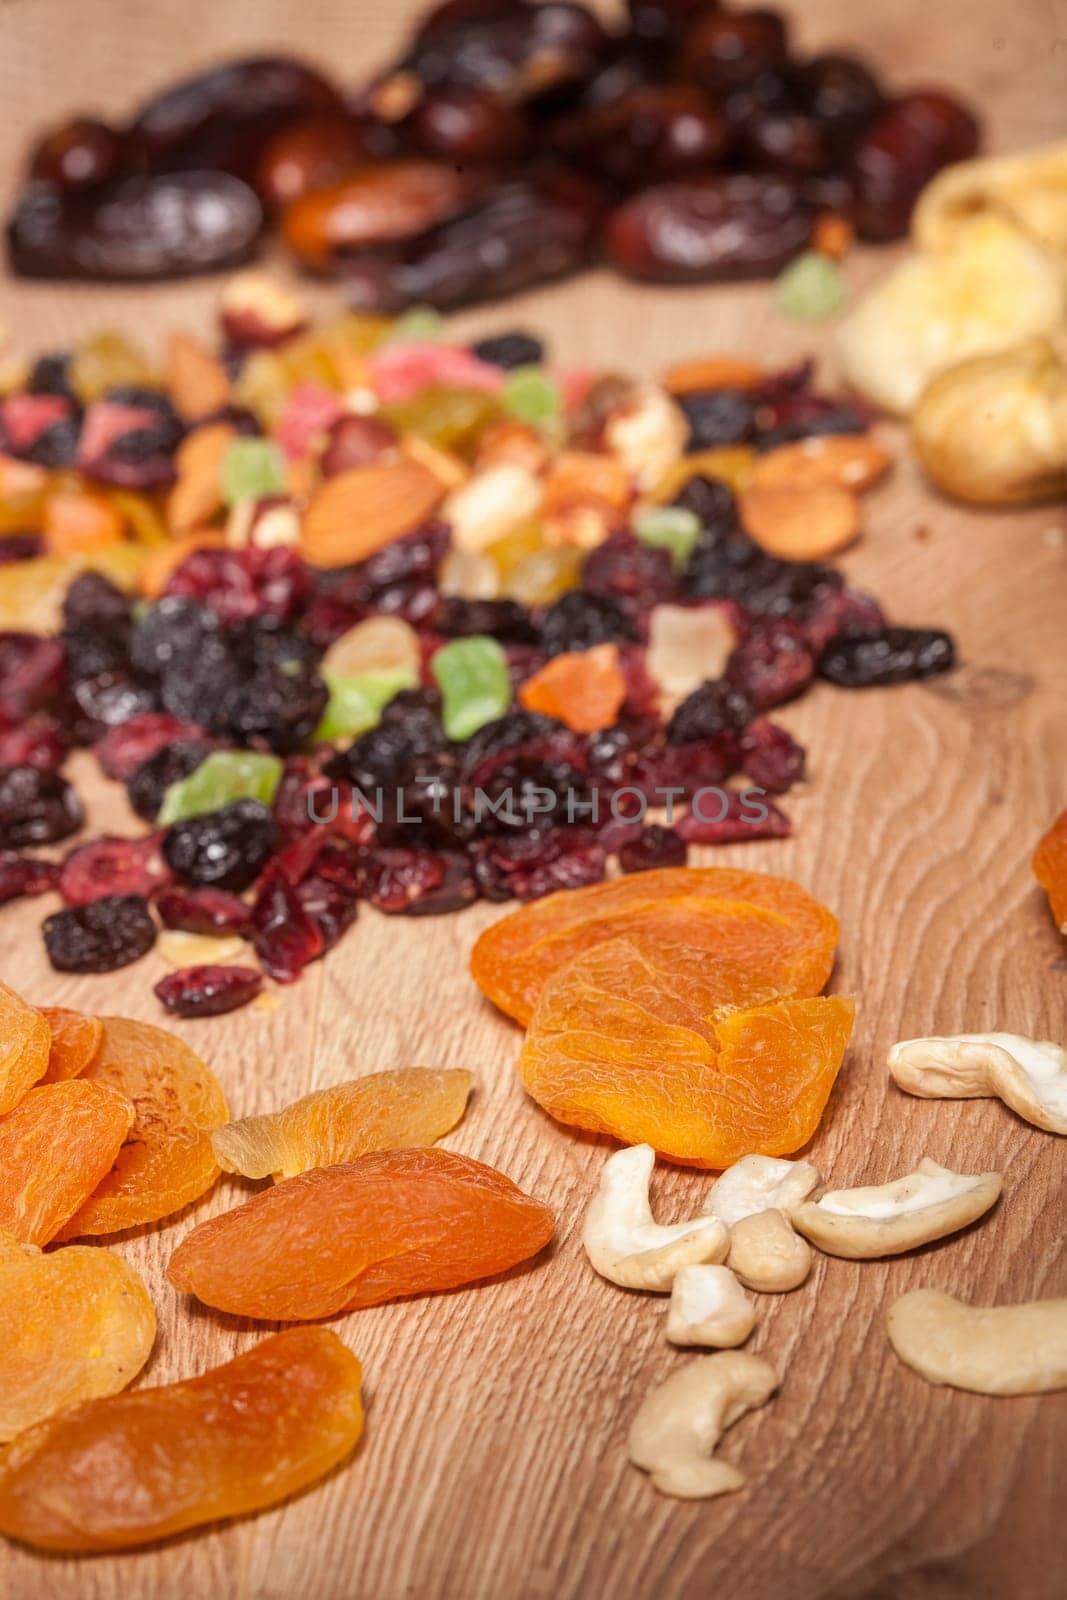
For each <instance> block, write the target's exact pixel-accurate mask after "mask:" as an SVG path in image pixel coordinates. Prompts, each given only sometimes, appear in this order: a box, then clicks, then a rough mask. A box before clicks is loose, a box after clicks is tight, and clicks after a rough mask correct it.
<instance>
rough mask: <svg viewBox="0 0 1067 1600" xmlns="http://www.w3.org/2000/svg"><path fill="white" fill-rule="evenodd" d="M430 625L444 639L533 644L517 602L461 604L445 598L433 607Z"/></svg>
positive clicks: (454, 597)
mask: <svg viewBox="0 0 1067 1600" xmlns="http://www.w3.org/2000/svg"><path fill="white" fill-rule="evenodd" d="M433 625H434V627H435V628H436V630H437V632H438V633H440V634H443V635H444V636H445V638H447V639H469V638H472V637H473V636H474V635H475V634H483V633H487V634H489V635H491V637H492V638H494V639H499V640H500V642H501V644H533V643H534V642H535V641H536V639H537V630H536V629H535V628H534V626H533V624H532V622H531V621H530V614H529V612H528V611H527V609H526V607H525V606H522V605H520V604H519V602H518V601H517V600H463V599H461V598H460V597H459V596H458V595H446V596H445V597H444V598H443V599H442V600H441V601H440V603H439V605H438V606H437V609H436V611H435V613H434V621H433Z"/></svg>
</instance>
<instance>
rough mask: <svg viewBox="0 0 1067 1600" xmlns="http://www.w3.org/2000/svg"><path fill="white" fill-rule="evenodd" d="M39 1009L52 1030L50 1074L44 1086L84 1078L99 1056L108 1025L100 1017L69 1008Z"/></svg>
mask: <svg viewBox="0 0 1067 1600" xmlns="http://www.w3.org/2000/svg"><path fill="white" fill-rule="evenodd" d="M39 1009H40V1012H41V1015H42V1017H44V1018H45V1020H46V1021H47V1023H48V1026H49V1027H50V1028H51V1030H52V1044H51V1048H50V1050H49V1052H48V1071H47V1072H46V1073H45V1075H44V1077H43V1078H42V1080H41V1081H42V1083H61V1082H62V1081H63V1080H64V1079H65V1078H79V1077H81V1074H82V1073H83V1072H84V1071H85V1069H86V1067H88V1066H89V1064H90V1063H91V1062H92V1061H93V1060H95V1058H96V1056H97V1054H98V1053H99V1050H100V1041H101V1040H102V1039H103V1037H104V1024H103V1023H102V1022H101V1021H100V1018H99V1017H88V1016H86V1015H85V1014H84V1012H81V1011H70V1010H68V1009H67V1007H66V1006H41V1007H40V1008H39Z"/></svg>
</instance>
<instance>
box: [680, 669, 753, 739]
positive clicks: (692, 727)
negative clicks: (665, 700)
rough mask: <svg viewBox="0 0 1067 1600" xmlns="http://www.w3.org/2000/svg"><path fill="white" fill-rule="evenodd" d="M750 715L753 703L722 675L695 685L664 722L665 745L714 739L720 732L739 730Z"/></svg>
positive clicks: (748, 720) (749, 718)
mask: <svg viewBox="0 0 1067 1600" xmlns="http://www.w3.org/2000/svg"><path fill="white" fill-rule="evenodd" d="M752 716H753V707H752V702H751V701H750V700H749V699H748V698H747V696H746V695H744V694H742V693H741V692H740V691H739V690H738V689H735V688H734V686H733V685H732V684H731V683H727V682H726V680H725V679H724V678H709V679H707V680H706V682H704V683H701V684H698V685H697V687H696V688H695V689H693V690H692V691H691V692H690V693H689V694H687V695H686V697H685V699H684V700H683V701H682V703H681V705H679V706H678V707H677V708H676V710H675V711H674V714H673V715H672V717H671V719H670V721H669V722H668V724H667V735H666V737H667V743H668V744H690V743H692V742H693V741H695V740H698V739H714V738H715V737H716V736H717V735H718V734H720V733H741V732H742V731H743V730H744V728H745V727H746V726H747V724H748V723H749V722H751V720H752Z"/></svg>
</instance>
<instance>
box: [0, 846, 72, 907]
mask: <svg viewBox="0 0 1067 1600" xmlns="http://www.w3.org/2000/svg"><path fill="white" fill-rule="evenodd" d="M58 876H59V866H58V864H57V863H56V862H54V861H39V860H37V859H36V858H35V857H33V856H23V855H19V853H18V851H17V850H0V905H2V904H3V903H4V902H5V901H6V900H18V899H21V897H22V896H23V895H31V894H45V893H47V891H48V890H49V889H54V888H55V885H56V879H57V877H58Z"/></svg>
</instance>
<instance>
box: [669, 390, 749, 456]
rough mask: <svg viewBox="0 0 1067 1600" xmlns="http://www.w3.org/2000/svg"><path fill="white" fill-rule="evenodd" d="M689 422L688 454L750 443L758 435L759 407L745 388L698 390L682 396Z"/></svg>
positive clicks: (681, 402) (681, 399)
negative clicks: (720, 446)
mask: <svg viewBox="0 0 1067 1600" xmlns="http://www.w3.org/2000/svg"><path fill="white" fill-rule="evenodd" d="M678 404H679V406H680V407H681V409H682V410H683V411H684V413H685V418H686V421H687V422H688V423H689V442H688V443H687V445H686V447H685V448H686V450H687V451H696V450H711V449H714V448H716V447H717V446H719V445H728V444H746V443H747V442H748V441H749V440H750V439H752V438H753V437H754V436H755V432H756V405H755V401H754V400H753V398H752V396H751V395H750V394H746V393H745V392H744V391H743V390H741V389H697V390H695V391H693V392H692V393H690V394H681V395H679V396H678Z"/></svg>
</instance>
